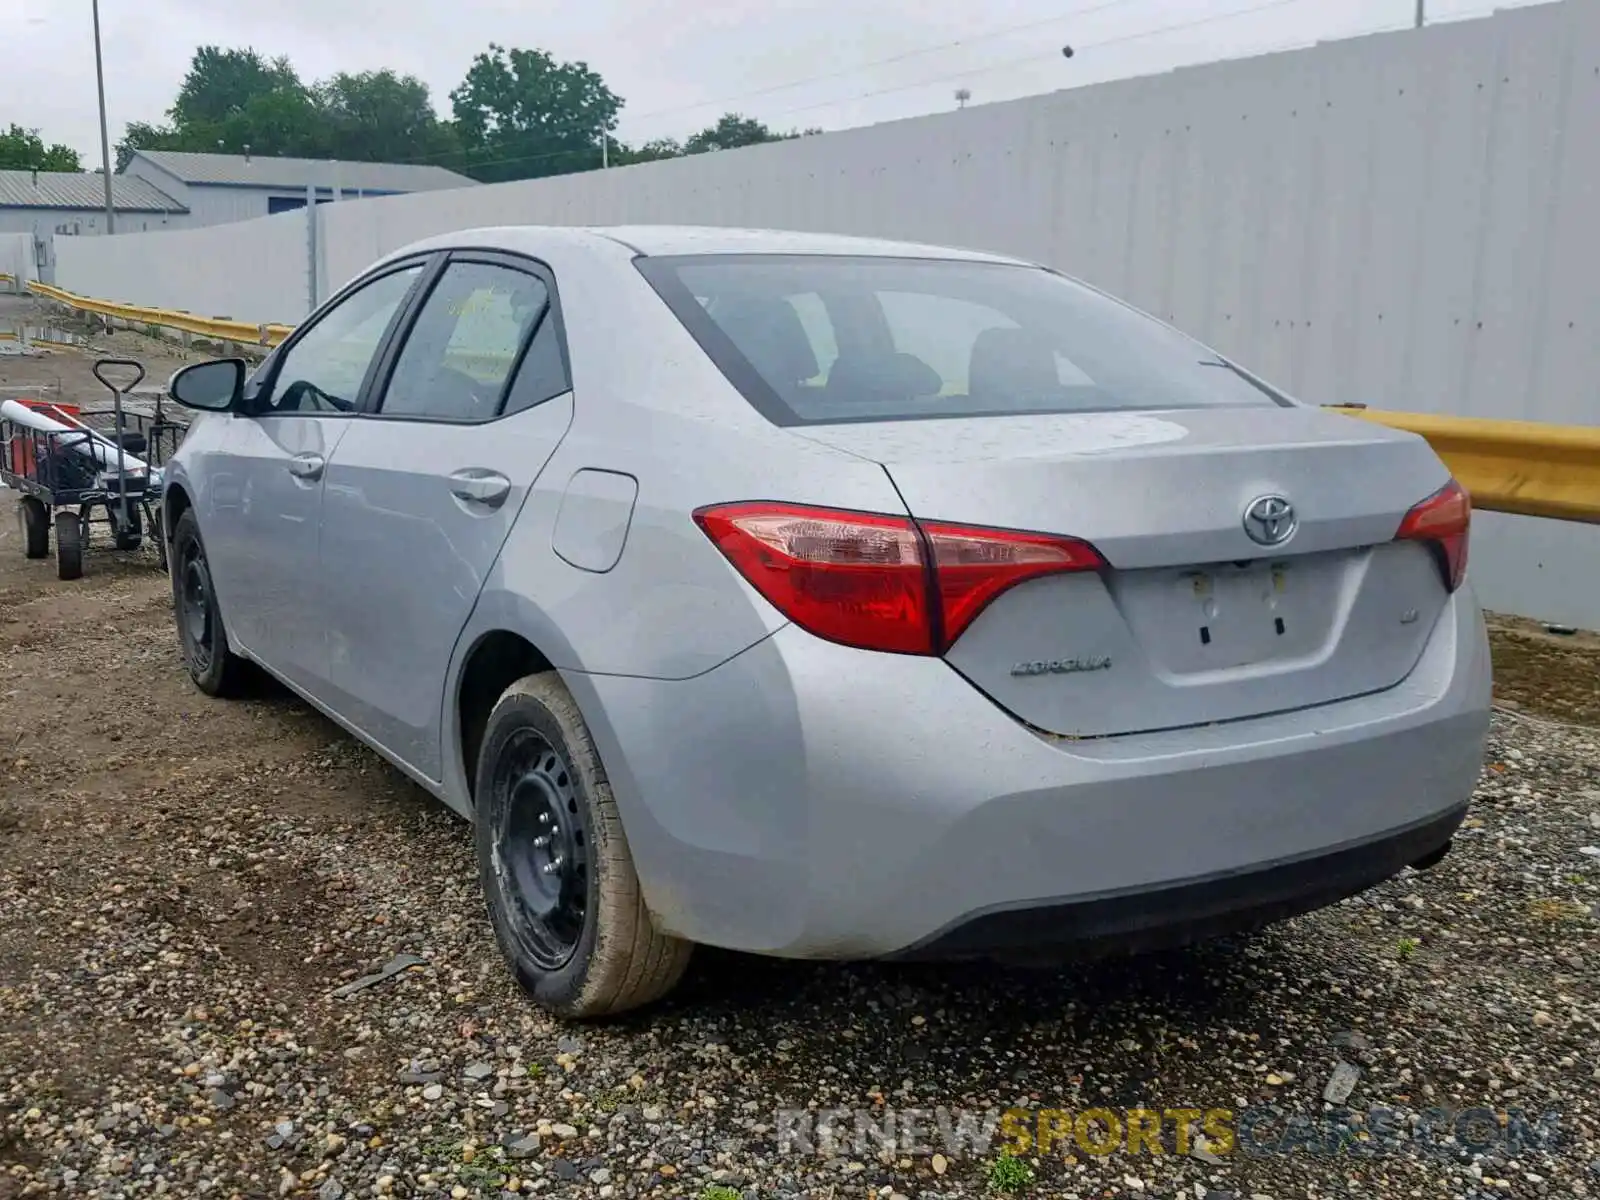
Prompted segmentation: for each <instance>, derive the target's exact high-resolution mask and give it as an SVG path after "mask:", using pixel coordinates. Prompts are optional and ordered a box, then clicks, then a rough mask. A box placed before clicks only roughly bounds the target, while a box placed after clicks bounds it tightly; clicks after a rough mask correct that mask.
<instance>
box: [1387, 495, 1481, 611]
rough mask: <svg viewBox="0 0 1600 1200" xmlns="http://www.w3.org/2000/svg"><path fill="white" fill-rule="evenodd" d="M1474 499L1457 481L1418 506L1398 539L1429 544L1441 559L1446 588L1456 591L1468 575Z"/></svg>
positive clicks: (1401, 529)
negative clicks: (1468, 544)
mask: <svg viewBox="0 0 1600 1200" xmlns="http://www.w3.org/2000/svg"><path fill="white" fill-rule="evenodd" d="M1471 528H1472V499H1471V497H1469V496H1468V495H1467V490H1466V488H1464V487H1462V486H1461V485H1460V484H1459V483H1457V482H1456V481H1455V480H1454V479H1452V480H1451V481H1450V482H1449V483H1447V484H1445V485H1444V486H1443V487H1442V488H1440V489H1439V490H1438V491H1437V492H1435V493H1434V494H1433V495H1431V496H1429V497H1428V498H1427V499H1426V500H1424V501H1422V502H1421V503H1420V504H1418V505H1416V506H1415V507H1414V508H1412V510H1411V511H1410V512H1408V513H1407V514H1406V517H1405V520H1403V521H1401V522H1400V532H1398V533H1397V534H1395V535H1394V536H1395V538H1396V540H1405V541H1417V542H1428V543H1429V544H1430V545H1432V546H1433V548H1434V551H1435V553H1436V554H1437V555H1438V558H1439V569H1440V571H1442V572H1443V573H1444V582H1445V586H1446V587H1447V588H1449V589H1450V590H1451V591H1452V592H1453V591H1455V590H1456V589H1457V588H1458V587H1460V586H1461V581H1462V580H1463V579H1464V578H1466V574H1467V540H1468V537H1469V535H1470V533H1471Z"/></svg>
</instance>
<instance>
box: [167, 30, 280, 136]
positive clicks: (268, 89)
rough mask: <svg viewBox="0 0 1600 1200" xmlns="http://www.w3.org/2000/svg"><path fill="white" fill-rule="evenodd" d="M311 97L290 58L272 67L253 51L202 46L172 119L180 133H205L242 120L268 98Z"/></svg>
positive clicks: (273, 62)
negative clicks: (253, 105) (276, 95)
mask: <svg viewBox="0 0 1600 1200" xmlns="http://www.w3.org/2000/svg"><path fill="white" fill-rule="evenodd" d="M306 92H307V88H306V86H305V84H303V83H301V82H300V76H299V75H297V74H296V73H295V69H294V67H293V66H291V65H290V63H289V60H288V59H287V58H275V59H272V60H271V61H270V62H269V61H268V60H267V59H265V58H263V57H262V56H261V55H260V54H259V53H257V52H256V51H255V50H251V49H244V50H224V49H222V48H221V47H220V46H201V47H200V48H199V49H198V50H196V51H195V52H194V57H193V58H192V59H190V61H189V73H188V74H187V75H185V76H184V78H183V84H182V85H181V86H180V87H179V88H178V98H177V99H176V100H174V101H173V103H172V107H171V108H170V109H169V110H168V112H167V115H168V116H170V117H171V118H172V123H173V126H174V127H175V128H177V129H180V130H195V131H199V130H201V129H203V128H206V127H215V126H220V125H222V124H224V123H225V122H226V121H228V120H229V119H230V118H233V117H237V116H239V115H240V114H242V113H244V112H245V110H246V109H247V108H248V107H249V106H250V104H251V102H252V101H255V100H257V99H259V98H260V97H262V96H267V95H271V94H273V93H291V94H292V93H300V94H305V93H306Z"/></svg>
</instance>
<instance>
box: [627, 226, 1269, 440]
mask: <svg viewBox="0 0 1600 1200" xmlns="http://www.w3.org/2000/svg"><path fill="white" fill-rule="evenodd" d="M636 262H637V264H638V267H639V270H640V271H641V272H642V273H643V274H644V276H645V278H646V279H647V280H649V281H650V283H651V285H652V286H653V287H654V288H655V289H656V291H657V292H658V293H659V294H660V295H661V297H662V299H664V300H665V301H666V302H667V304H668V305H669V306H670V307H671V308H672V310H673V312H675V313H676V314H677V316H678V318H679V319H680V320H681V321H683V323H684V324H685V325H686V326H687V327H688V329H689V332H690V333H692V334H693V335H694V337H695V340H696V341H698V342H699V343H700V346H701V347H702V349H704V350H705V352H706V353H707V354H708V355H709V356H710V357H711V359H712V360H713V361H714V362H715V363H716V364H717V366H718V367H719V368H721V370H722V372H723V374H725V375H726V376H727V377H728V379H729V380H730V381H731V382H732V383H733V384H734V386H736V387H737V388H738V389H739V390H740V391H741V392H742V393H743V394H744V396H745V398H746V399H747V400H749V401H750V403H751V404H753V405H754V406H755V407H756V408H757V409H759V410H760V411H761V412H762V413H763V414H765V415H766V416H767V417H768V418H769V419H770V420H772V421H774V422H776V423H777V424H779V425H810V424H837V423H839V422H844V421H893V420H911V419H915V418H928V417H974V416H1002V415H1016V414H1023V413H1072V412H1107V411H1129V410H1151V409H1183V408H1215V407H1238V406H1244V405H1249V406H1256V407H1260V406H1263V405H1265V406H1268V407H1271V406H1273V405H1275V404H1289V403H1291V402H1290V401H1288V400H1286V399H1284V398H1283V397H1281V396H1279V395H1277V394H1276V393H1274V392H1273V391H1271V390H1270V389H1269V388H1268V387H1267V386H1266V385H1265V384H1262V383H1258V382H1254V381H1252V380H1250V379H1248V378H1246V377H1245V376H1244V375H1242V374H1240V373H1239V372H1237V371H1236V370H1234V369H1233V368H1232V367H1230V366H1229V365H1228V364H1226V363H1225V362H1222V361H1221V360H1219V359H1218V358H1217V356H1216V354H1215V352H1213V351H1210V350H1207V349H1206V348H1205V347H1204V346H1202V345H1201V344H1199V343H1198V342H1195V341H1193V340H1191V339H1190V338H1188V337H1186V336H1184V335H1183V334H1181V333H1178V332H1177V331H1176V330H1174V329H1172V328H1170V327H1169V326H1167V325H1163V324H1162V323H1161V322H1159V321H1156V320H1154V319H1153V318H1151V317H1147V316H1144V315H1143V314H1141V313H1139V312H1137V311H1135V310H1134V309H1131V308H1129V307H1127V306H1126V305H1123V304H1121V303H1119V302H1117V301H1115V300H1112V299H1109V298H1108V297H1106V296H1103V295H1101V294H1100V293H1098V292H1096V291H1094V290H1093V289H1092V288H1088V287H1084V286H1083V285H1081V284H1077V283H1073V282H1072V281H1070V280H1068V279H1065V278H1063V277H1062V276H1060V275H1056V274H1054V273H1052V272H1050V271H1046V270H1044V269H1042V268H1039V267H1029V266H1015V265H1009V264H998V263H983V262H962V261H960V260H955V259H911V258H882V257H843V256H840V257H835V256H825V255H777V254H747V255H746V254H740V255H684V256H677V257H662V258H640V259H637V260H636Z"/></svg>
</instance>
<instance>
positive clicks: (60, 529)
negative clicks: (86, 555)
mask: <svg viewBox="0 0 1600 1200" xmlns="http://www.w3.org/2000/svg"><path fill="white" fill-rule="evenodd" d="M84 524H85V523H84V521H83V520H82V519H81V518H80V517H79V516H78V514H77V513H75V512H67V511H65V510H63V511H61V512H58V513H57V514H56V578H57V579H82V578H83V548H84V547H85V546H86V545H88V543H89V538H88V534H87V531H86V530H85V528H84Z"/></svg>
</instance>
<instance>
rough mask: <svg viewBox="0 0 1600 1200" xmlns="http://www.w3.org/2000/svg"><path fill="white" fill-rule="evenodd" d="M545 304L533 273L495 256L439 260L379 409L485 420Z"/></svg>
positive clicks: (390, 412) (399, 413)
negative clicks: (491, 259)
mask: <svg viewBox="0 0 1600 1200" xmlns="http://www.w3.org/2000/svg"><path fill="white" fill-rule="evenodd" d="M549 308H550V292H549V289H548V288H546V287H545V285H544V281H543V280H542V279H540V278H539V277H538V276H537V275H532V274H529V273H527V272H525V271H517V270H513V269H512V268H510V267H506V266H500V265H498V264H495V263H480V262H456V263H451V264H450V265H449V266H448V267H446V268H445V271H444V274H443V275H441V276H440V277H439V282H438V283H437V284H435V285H434V288H433V291H432V292H431V293H430V294H429V296H428V299H427V300H426V301H425V302H424V304H423V305H422V309H421V311H420V312H419V313H418V314H417V320H416V323H415V324H414V325H413V326H412V327H411V332H410V334H409V335H408V336H407V338H406V342H405V346H404V347H403V348H402V349H401V351H400V356H399V358H397V359H396V360H395V365H394V372H393V374H391V375H390V377H389V386H388V390H387V391H386V392H385V393H384V397H383V404H382V407H381V409H380V412H381V413H382V414H383V415H384V416H398V417H421V418H425V419H429V420H435V421H487V420H490V419H492V418H493V417H494V416H496V415H497V414H498V413H499V411H500V403H501V398H502V396H503V395H504V394H505V390H506V385H507V381H508V380H510V378H511V373H512V371H513V370H514V369H515V368H516V366H517V362H518V358H519V356H520V355H521V353H522V349H523V347H524V346H525V345H526V344H527V342H528V339H529V337H530V336H532V334H533V333H534V332H535V331H536V330H537V329H538V327H539V325H540V324H541V323H542V322H543V319H544V317H545V314H546V313H547V312H548V310H549Z"/></svg>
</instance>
